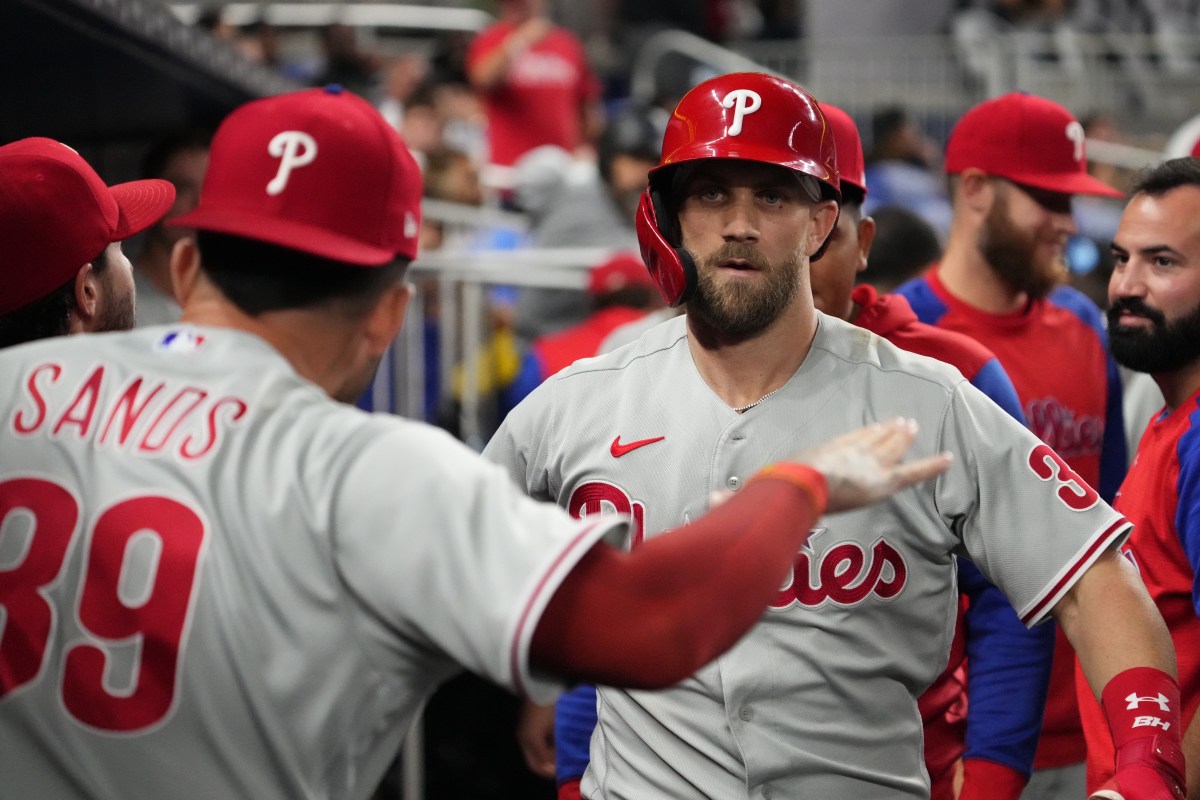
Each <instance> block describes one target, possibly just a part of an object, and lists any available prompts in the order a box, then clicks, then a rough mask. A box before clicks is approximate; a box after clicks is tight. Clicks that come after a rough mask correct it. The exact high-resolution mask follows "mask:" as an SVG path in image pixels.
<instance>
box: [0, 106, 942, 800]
mask: <svg viewBox="0 0 1200 800" xmlns="http://www.w3.org/2000/svg"><path fill="white" fill-rule="evenodd" d="M3 177H4V178H5V179H4V180H0V185H3V186H7V185H8V183H9V181H8V176H3ZM101 189H104V192H107V189H105V188H104V187H101ZM33 196H34V195H31V197H33ZM420 198H421V177H420V172H419V170H418V168H417V165H416V163H415V162H414V161H413V159H412V157H411V156H410V155H409V152H408V149H407V148H406V147H405V145H404V143H403V142H402V141H401V140H400V138H399V136H397V135H396V133H395V131H394V130H393V129H392V128H391V126H390V125H388V124H387V122H386V121H385V120H384V119H383V118H382V117H381V116H380V115H379V114H378V112H377V111H376V110H375V109H374V108H373V107H372V106H371V105H370V104H369V103H367V102H366V101H364V100H362V99H361V98H358V97H355V96H353V95H350V94H346V93H342V92H341V91H339V90H337V89H335V88H331V89H329V90H320V89H314V90H309V91H304V92H298V93H294V94H289V95H282V96H279V97H273V98H268V99H264V100H258V101H255V102H252V103H249V104H247V105H245V106H243V107H242V108H240V109H238V110H237V111H235V112H234V113H233V114H232V115H230V117H229V118H228V119H227V120H226V121H225V122H224V123H223V124H222V126H221V128H220V130H219V131H218V132H217V135H216V138H215V139H214V141H213V145H212V150H211V161H210V165H209V170H208V172H207V174H206V177H205V181H204V185H203V188H202V190H201V197H200V202H199V205H198V206H197V207H196V208H195V209H194V210H193V211H192V212H190V213H188V214H186V215H183V216H181V217H179V218H177V220H176V222H177V224H180V225H182V226H186V227H191V228H193V229H196V230H197V231H199V234H198V239H196V240H193V239H184V240H181V241H180V242H179V243H178V244H177V245H176V248H175V250H174V252H173V255H172V262H171V264H172V278H173V286H174V289H175V294H176V296H177V297H178V298H179V300H180V301H181V304H182V307H183V320H184V324H181V325H172V326H164V327H157V328H154V327H151V328H145V329H140V330H137V331H133V332H128V333H113V334H105V335H101V334H96V335H91V336H86V337H56V338H49V339H44V340H42V341H38V342H32V343H29V344H26V345H23V346H19V347H11V348H7V349H6V350H4V351H3V352H0V425H2V427H0V620H3V624H2V626H0V776H3V777H2V779H0V795H3V796H4V797H5V798H8V797H13V798H56V799H60V798H65V799H68V800H69V799H71V798H105V799H110V800H116V799H117V798H121V799H122V800H130V799H132V800H137V799H138V798H164V797H170V798H179V799H180V800H192V799H193V798H195V799H196V800H199V798H212V797H247V798H251V797H252V798H256V800H263V799H269V798H280V799H281V800H282V799H283V798H297V797H305V798H365V797H368V796H370V794H371V792H372V791H373V790H374V788H375V787H376V785H377V784H378V782H379V778H380V777H381V775H382V774H383V772H384V770H385V769H386V768H387V767H388V766H389V765H390V764H391V763H392V761H393V759H394V757H395V755H396V752H397V749H398V747H399V745H400V743H401V741H402V739H403V737H404V735H405V733H406V732H407V730H408V729H409V728H410V727H411V725H412V722H413V718H414V715H415V714H416V713H417V710H418V709H419V708H420V707H421V705H422V704H423V703H424V701H425V699H426V698H427V697H428V695H429V694H430V693H431V692H432V691H433V689H434V688H435V686H436V685H437V684H438V683H439V682H441V681H442V680H444V679H445V678H447V677H448V676H450V675H452V674H454V673H455V672H457V671H459V670H460V669H463V668H467V669H471V670H474V671H476V672H479V673H481V674H483V675H485V676H488V677H490V678H492V679H493V680H495V681H497V682H499V683H501V684H503V685H506V686H509V687H511V688H513V689H515V690H518V691H523V692H527V693H529V694H530V695H531V696H532V697H534V698H538V699H542V700H545V699H549V698H551V697H553V695H554V693H555V692H556V691H557V690H558V688H559V687H560V686H561V685H562V684H563V683H565V682H567V681H571V680H575V679H590V680H596V681H604V682H609V683H617V684H629V685H636V686H641V687H653V686H663V685H667V684H670V683H673V682H674V681H676V680H679V679H680V678H682V677H684V676H685V675H686V674H688V673H689V672H691V671H692V670H694V669H696V668H698V667H699V666H700V665H701V664H703V663H705V662H706V661H708V660H709V659H711V658H712V657H714V656H715V655H716V654H717V653H718V652H720V651H721V650H723V649H724V648H727V647H729V646H730V645H732V644H733V643H734V642H735V641H736V640H737V639H738V638H739V637H740V635H741V634H742V633H743V632H744V631H745V630H746V629H747V628H749V627H750V625H751V624H753V622H754V620H755V619H756V618H757V617H758V615H759V614H761V612H762V609H763V608H764V607H765V606H766V604H767V603H768V602H769V601H770V599H771V597H772V596H773V595H774V593H775V590H776V587H777V586H778V585H779V582H780V581H781V580H782V579H783V577H784V575H785V574H786V572H787V569H788V566H789V563H790V560H791V554H792V553H794V552H795V549H796V548H797V547H798V546H799V545H800V543H801V542H802V541H803V538H804V535H805V530H807V527H808V526H809V525H811V524H815V523H816V520H817V519H818V517H819V516H820V515H821V513H822V512H824V511H826V510H829V511H837V510H841V509H845V508H849V507H852V506H855V505H858V504H860V503H864V502H869V501H872V500H876V499H879V498H881V497H883V496H884V495H886V494H888V493H890V492H892V491H895V490H896V489H898V488H900V487H902V486H904V485H907V484H909V483H911V482H913V481H916V480H920V479H925V478H928V477H931V476H932V475H934V474H936V473H937V472H939V471H940V470H942V469H944V468H945V466H946V464H947V462H948V461H949V457H948V456H945V455H926V456H925V457H923V458H920V459H916V460H913V461H911V462H909V463H907V464H902V465H900V464H898V463H897V462H898V459H899V458H900V457H901V456H902V455H903V454H904V452H905V451H906V450H907V448H908V446H909V444H910V443H911V442H912V439H913V436H914V427H913V426H912V424H911V423H908V422H903V421H900V422H890V423H887V424H883V425H877V426H872V427H867V428H865V429H863V430H859V431H856V432H853V433H851V434H850V435H849V436H847V437H844V438H840V439H838V440H835V442H834V443H832V444H830V445H826V446H823V447H819V448H816V449H814V450H811V451H808V454H807V455H802V456H800V457H799V460H790V459H789V460H783V461H780V462H779V463H778V464H776V465H774V466H772V467H771V468H770V469H768V470H765V471H763V472H762V473H761V474H760V476H759V477H758V478H757V479H755V480H753V481H752V482H751V483H750V485H748V486H747V487H746V492H745V494H746V495H747V497H745V498H740V497H739V498H735V499H734V500H731V501H730V502H729V503H727V504H726V505H725V506H723V507H722V508H720V509H717V510H716V511H715V512H714V513H713V514H712V515H710V516H708V517H706V518H705V519H703V520H698V521H697V522H696V524H695V525H693V526H691V527H690V528H689V529H688V531H687V532H686V535H680V536H674V537H662V538H661V540H659V541H656V542H655V545H660V546H647V547H646V548H643V550H642V551H641V552H639V553H634V554H632V555H627V554H624V553H621V552H620V551H619V550H617V549H615V548H612V547H609V546H608V545H606V544H604V543H602V541H601V540H602V539H604V538H605V537H609V536H617V537H620V536H621V535H623V533H624V529H625V527H626V520H625V519H624V518H619V517H611V518H607V519H603V520H583V521H578V520H573V519H571V518H570V516H569V515H567V514H565V513H564V512H562V511H561V510H560V509H557V508H555V507H554V506H552V505H549V504H541V503H535V502H533V501H531V500H530V499H529V498H527V497H524V496H523V495H522V494H521V493H520V492H518V491H517V490H516V488H515V487H513V486H512V483H511V481H510V480H509V479H508V477H507V475H506V474H505V473H504V472H503V471H502V470H500V469H498V468H496V467H495V466H493V465H489V464H487V463H485V462H484V461H482V460H481V459H479V458H478V457H477V456H476V454H474V453H472V452H471V451H470V450H469V449H468V448H466V447H465V446H463V445H461V444H459V443H457V442H455V441H454V440H453V439H451V438H450V437H449V436H448V435H446V434H445V433H443V432H441V431H437V430H435V429H433V428H431V427H429V426H426V425H423V424H420V423H415V422H409V421H405V420H401V419H398V418H396V417H391V416H387V415H369V414H366V413H364V412H361V411H359V410H357V409H355V408H354V407H352V406H351V405H349V404H339V403H337V402H334V400H343V401H351V400H353V399H355V398H357V397H358V396H359V394H360V393H361V391H362V389H363V387H364V386H365V385H366V383H367V382H368V381H369V379H370V376H371V374H372V373H373V371H374V368H375V366H376V365H377V364H378V362H379V359H380V358H381V357H382V354H383V353H384V351H385V350H386V348H387V347H388V345H389V344H390V343H391V342H392V340H393V339H394V338H395V336H396V335H397V332H398V331H399V329H400V325H401V322H402V320H403V316H404V311H405V307H406V304H407V301H408V298H409V294H410V289H409V287H408V285H407V284H406V283H405V280H404V274H405V267H406V266H407V264H408V263H409V262H410V261H411V260H412V259H413V258H414V256H415V255H416V242H417V233H418V225H419V213H420ZM51 199H52V200H53V197H51ZM96 202H97V203H99V204H100V205H101V206H102V207H104V208H106V209H107V211H106V212H105V213H108V211H111V212H113V213H112V214H109V216H111V217H113V218H114V219H115V218H116V213H115V212H116V211H117V210H118V209H123V208H124V206H122V205H121V203H120V202H116V203H114V202H113V198H111V197H108V196H107V195H106V194H104V193H101V195H100V196H99V197H98V198H97V200H96ZM167 205H169V203H168V204H167ZM28 219H29V221H30V225H32V226H33V227H32V228H31V229H30V230H29V231H25V232H24V235H31V236H32V239H33V240H39V239H40V240H41V241H43V242H44V243H45V246H46V247H47V248H52V247H54V246H55V245H56V244H57V243H58V242H57V240H56V238H55V237H60V236H62V237H63V238H70V239H71V240H72V241H75V239H74V237H67V236H64V231H61V230H57V229H55V228H54V227H52V226H48V225H41V222H45V221H47V220H49V221H50V222H53V221H54V219H55V218H54V217H53V215H51V214H45V215H42V216H38V215H36V214H35V215H32V216H31V217H29V218H28ZM39 225H40V227H39ZM2 226H3V223H0V229H2V230H6V231H8V230H9V229H8V228H3V227H2ZM99 247H100V245H99V244H97V245H96V249H97V250H98V249H99ZM88 253H89V251H88V250H87V249H79V250H78V251H76V252H73V253H72V254H71V258H70V259H68V260H67V262H64V263H65V265H64V264H60V265H59V267H60V268H61V269H63V270H65V271H64V272H63V273H62V275H61V276H60V277H64V278H66V277H69V276H70V274H72V272H73V271H74V270H77V269H78V266H77V265H78V264H79V263H82V261H83V259H86V258H87V257H88ZM72 264H74V265H75V266H71V265H72ZM24 266H25V265H24V264H21V265H18V269H20V268H23V267H24ZM29 286H30V283H29V281H28V279H27V276H26V275H25V274H24V273H21V272H18V271H14V270H13V269H9V270H7V271H5V272H3V273H0V289H2V292H0V296H5V297H7V296H10V294H11V293H13V292H15V291H17V290H18V289H25V288H29ZM57 286H58V278H55V280H47V281H46V282H45V283H44V285H42V286H41V289H42V290H44V291H46V292H49V291H52V290H54V289H55V288H57ZM803 461H806V462H808V464H809V465H807V466H806V465H805V464H804V463H801V462H803ZM818 470H819V471H818ZM822 474H824V477H822ZM794 519H799V520H801V521H802V522H803V529H797V528H796V526H795V525H793V524H789V520H794ZM697 612H699V613H697Z"/></svg>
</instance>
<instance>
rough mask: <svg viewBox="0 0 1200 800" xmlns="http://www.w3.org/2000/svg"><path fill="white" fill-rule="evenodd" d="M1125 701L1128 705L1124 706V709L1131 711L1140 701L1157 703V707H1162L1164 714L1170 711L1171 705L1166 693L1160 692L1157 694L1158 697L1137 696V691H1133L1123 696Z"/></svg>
mask: <svg viewBox="0 0 1200 800" xmlns="http://www.w3.org/2000/svg"><path fill="white" fill-rule="evenodd" d="M1125 702H1126V703H1129V705H1127V706H1125V710H1126V711H1133V710H1134V709H1135V708H1137V707H1138V706H1140V705H1141V704H1142V703H1158V707H1159V708H1160V709H1162V712H1163V713H1164V714H1170V713H1171V705H1170V701H1169V698H1168V697H1167V696H1166V695H1164V694H1161V693H1160V694H1159V695H1158V697H1139V696H1138V694H1137V692H1134V693H1133V694H1131V695H1129V696H1128V697H1126V698H1125Z"/></svg>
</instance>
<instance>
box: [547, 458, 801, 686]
mask: <svg viewBox="0 0 1200 800" xmlns="http://www.w3.org/2000/svg"><path fill="white" fill-rule="evenodd" d="M787 466H788V467H789V468H793V469H789V473H790V477H760V478H757V479H755V480H753V481H750V482H749V483H747V484H746V487H745V488H744V489H742V491H741V492H739V493H738V494H737V496H735V497H734V498H732V499H731V500H729V501H728V502H726V503H725V504H723V505H722V506H720V507H719V508H717V509H716V510H715V511H713V512H712V513H710V514H707V515H706V516H704V517H702V518H701V519H700V520H698V521H697V522H694V523H692V524H690V525H686V526H684V527H682V528H678V529H676V530H674V531H670V532H668V533H665V534H662V535H660V536H656V537H654V538H652V539H650V540H648V541H646V542H645V543H644V544H642V545H640V546H639V547H638V548H636V549H635V550H633V551H632V552H629V553H623V552H621V551H618V550H615V549H613V548H611V547H609V546H607V545H604V544H599V545H596V546H595V547H593V548H592V549H591V551H589V552H588V554H587V555H586V556H584V557H583V558H582V559H581V560H580V562H579V563H578V564H577V565H576V567H575V569H573V570H572V571H571V573H570V574H569V575H568V576H567V578H566V579H565V580H564V581H563V583H562V585H561V586H560V587H559V589H558V591H557V592H555V594H554V596H553V597H552V598H551V600H550V602H549V604H548V606H547V607H546V611H545V613H544V614H543V615H542V617H541V620H540V621H539V623H538V626H537V628H536V630H535V631H534V634H533V641H532V643H531V646H530V663H531V664H532V665H534V666H536V667H537V668H538V669H544V670H547V671H550V672H553V673H556V674H558V675H562V676H566V677H568V678H571V679H575V680H583V681H588V682H591V683H602V684H607V685H610V686H627V687H631V688H661V687H664V686H670V685H672V684H674V683H676V682H678V681H680V680H682V679H683V678H685V677H687V676H688V675H690V674H692V673H693V672H695V671H696V670H697V669H699V668H700V667H701V666H703V665H704V664H707V663H708V662H709V661H711V660H712V659H713V658H715V657H716V656H718V655H719V654H721V653H722V652H724V651H725V650H727V649H728V648H729V647H731V646H733V644H734V643H735V642H736V641H737V640H738V639H739V638H740V637H741V636H742V635H743V634H744V633H745V632H746V631H747V630H749V629H750V627H751V626H752V625H753V624H754V623H755V622H756V621H757V620H758V618H759V617H760V616H761V615H762V613H763V611H764V610H765V609H766V607H767V604H768V603H770V602H771V601H772V600H773V599H774V598H775V597H776V595H777V594H778V592H779V586H780V584H781V582H782V581H783V579H784V577H785V576H786V574H787V571H788V570H789V569H790V568H791V566H792V562H793V560H794V558H795V555H796V552H797V550H799V549H800V546H801V545H802V544H803V543H804V541H805V540H806V539H807V538H808V534H809V531H810V529H811V528H812V526H813V524H814V523H815V522H816V520H817V519H818V518H819V517H820V514H821V512H822V511H823V509H824V503H823V502H821V501H820V500H819V499H817V498H819V497H820V496H821V494H822V493H823V492H824V478H822V477H821V476H820V475H819V473H816V472H813V471H811V470H810V472H811V474H812V475H813V476H815V478H814V480H815V481H819V482H820V483H819V490H817V491H815V492H814V489H813V487H805V486H803V485H801V484H800V483H797V482H794V480H793V478H794V477H795V474H796V473H795V471H794V468H795V466H796V465H791V464H789V465H787Z"/></svg>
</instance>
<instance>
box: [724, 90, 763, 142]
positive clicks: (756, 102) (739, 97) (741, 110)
mask: <svg viewBox="0 0 1200 800" xmlns="http://www.w3.org/2000/svg"><path fill="white" fill-rule="evenodd" d="M721 105H723V106H724V107H725V108H732V109H733V122H732V123H731V124H730V125H729V131H728V132H729V135H730V136H737V135H738V134H740V133H741V132H742V120H743V119H744V118H745V117H746V116H747V115H748V114H753V113H754V112H755V111H758V110H759V109H760V108H762V97H760V96H759V94H758V92H755V91H753V90H751V89H734V90H733V91H732V92H730V93H729V94H727V95H725V99H724V100H722V101H721Z"/></svg>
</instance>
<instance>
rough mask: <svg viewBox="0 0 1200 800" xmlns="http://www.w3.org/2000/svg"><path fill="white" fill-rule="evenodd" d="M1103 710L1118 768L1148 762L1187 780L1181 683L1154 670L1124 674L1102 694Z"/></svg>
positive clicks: (1177, 778) (1180, 780)
mask: <svg viewBox="0 0 1200 800" xmlns="http://www.w3.org/2000/svg"><path fill="white" fill-rule="evenodd" d="M1100 707H1101V708H1102V709H1103V711H1104V718H1105V719H1106V720H1107V722H1108V729H1109V731H1111V732H1112V739H1113V746H1114V747H1115V748H1116V751H1117V763H1116V764H1115V769H1116V770H1117V771H1118V772H1119V771H1120V769H1121V768H1122V767H1124V766H1128V765H1130V764H1146V765H1149V766H1152V767H1154V768H1155V769H1158V770H1159V771H1160V772H1165V773H1167V774H1169V776H1170V777H1172V778H1174V779H1175V780H1176V781H1177V782H1178V784H1179V785H1180V786H1182V785H1183V782H1184V761H1183V749H1182V747H1181V746H1180V735H1181V731H1180V729H1179V726H1180V722H1179V719H1180V716H1179V709H1180V703H1179V684H1178V683H1176V682H1175V679H1174V678H1172V677H1171V676H1170V675H1168V674H1167V673H1165V672H1163V671H1162V670H1158V669H1154V668H1153V667H1134V668H1132V669H1127V670H1125V671H1124V672H1120V673H1118V674H1117V675H1115V676H1114V677H1113V679H1112V680H1110V681H1109V682H1108V685H1107V686H1105V687H1104V691H1103V692H1101V694H1100Z"/></svg>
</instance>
